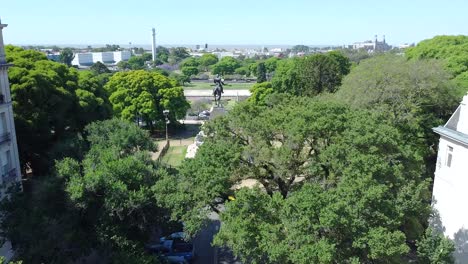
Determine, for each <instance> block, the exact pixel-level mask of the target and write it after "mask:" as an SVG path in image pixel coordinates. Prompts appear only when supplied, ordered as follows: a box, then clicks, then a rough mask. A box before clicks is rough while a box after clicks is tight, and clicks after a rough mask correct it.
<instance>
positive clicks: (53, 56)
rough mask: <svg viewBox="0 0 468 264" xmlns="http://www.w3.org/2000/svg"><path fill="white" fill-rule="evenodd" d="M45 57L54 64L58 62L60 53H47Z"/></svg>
mask: <svg viewBox="0 0 468 264" xmlns="http://www.w3.org/2000/svg"><path fill="white" fill-rule="evenodd" d="M46 56H47V59H49V60H51V61H55V62H59V61H60V53H48V54H46Z"/></svg>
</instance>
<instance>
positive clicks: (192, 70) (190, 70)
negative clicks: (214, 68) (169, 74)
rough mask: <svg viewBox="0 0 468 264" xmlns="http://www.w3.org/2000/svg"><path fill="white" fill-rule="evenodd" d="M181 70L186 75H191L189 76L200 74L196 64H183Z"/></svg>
mask: <svg viewBox="0 0 468 264" xmlns="http://www.w3.org/2000/svg"><path fill="white" fill-rule="evenodd" d="M181 70H182V73H183V74H184V75H185V76H189V77H190V76H194V75H197V74H198V68H197V67H194V66H183V67H182V68H181Z"/></svg>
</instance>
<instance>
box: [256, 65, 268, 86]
mask: <svg viewBox="0 0 468 264" xmlns="http://www.w3.org/2000/svg"><path fill="white" fill-rule="evenodd" d="M266 80H267V79H266V67H265V63H264V62H259V63H258V64H257V83H262V82H266Z"/></svg>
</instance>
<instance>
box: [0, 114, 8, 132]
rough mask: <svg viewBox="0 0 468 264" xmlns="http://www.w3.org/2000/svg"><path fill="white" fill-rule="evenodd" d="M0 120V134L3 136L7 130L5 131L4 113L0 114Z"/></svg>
mask: <svg viewBox="0 0 468 264" xmlns="http://www.w3.org/2000/svg"><path fill="white" fill-rule="evenodd" d="M0 119H1V123H0V125H1V126H2V127H1V130H0V134H2V135H3V134H5V133H6V132H7V131H8V130H7V120H6V114H5V113H1V114H0Z"/></svg>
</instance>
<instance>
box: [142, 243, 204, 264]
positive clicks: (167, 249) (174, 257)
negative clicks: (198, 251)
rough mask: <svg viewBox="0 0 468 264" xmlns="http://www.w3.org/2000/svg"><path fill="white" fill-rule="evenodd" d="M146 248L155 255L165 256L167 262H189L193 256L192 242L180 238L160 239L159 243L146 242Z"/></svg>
mask: <svg viewBox="0 0 468 264" xmlns="http://www.w3.org/2000/svg"><path fill="white" fill-rule="evenodd" d="M146 249H147V250H148V251H149V252H151V253H153V254H156V255H159V256H161V257H163V258H165V259H166V260H167V261H169V263H189V262H191V261H193V259H194V258H195V251H194V247H193V244H192V243H189V242H185V241H183V240H182V239H180V238H175V239H174V240H167V238H166V239H165V240H162V241H161V243H159V244H148V245H146Z"/></svg>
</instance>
